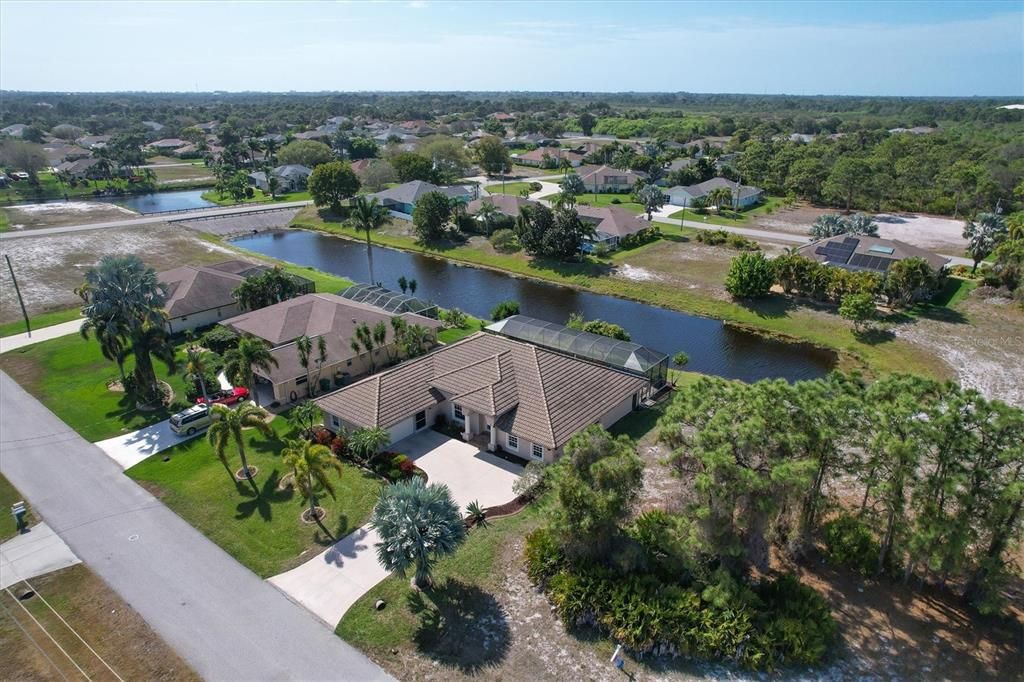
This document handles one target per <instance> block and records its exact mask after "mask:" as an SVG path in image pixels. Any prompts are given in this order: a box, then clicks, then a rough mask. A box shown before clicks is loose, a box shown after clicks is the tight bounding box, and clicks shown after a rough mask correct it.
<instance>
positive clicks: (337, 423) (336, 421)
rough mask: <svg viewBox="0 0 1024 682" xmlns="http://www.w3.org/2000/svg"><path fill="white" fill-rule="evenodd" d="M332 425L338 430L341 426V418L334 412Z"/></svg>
mask: <svg viewBox="0 0 1024 682" xmlns="http://www.w3.org/2000/svg"><path fill="white" fill-rule="evenodd" d="M331 426H333V427H334V429H335V430H338V429H340V428H341V420H340V419H338V418H337V417H336V416H334V415H333V414H332V415H331Z"/></svg>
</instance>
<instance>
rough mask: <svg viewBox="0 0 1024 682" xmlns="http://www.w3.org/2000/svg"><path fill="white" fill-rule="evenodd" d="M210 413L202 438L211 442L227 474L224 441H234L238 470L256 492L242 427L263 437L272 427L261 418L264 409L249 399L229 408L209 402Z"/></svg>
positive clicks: (267, 435)
mask: <svg viewBox="0 0 1024 682" xmlns="http://www.w3.org/2000/svg"><path fill="white" fill-rule="evenodd" d="M210 413H211V416H212V417H213V423H212V424H210V429H209V430H208V431H207V432H206V439H207V441H209V443H210V445H212V446H213V451H214V453H215V454H216V455H217V458H218V459H220V461H221V464H223V465H224V468H225V469H227V470H228V473H229V474H231V466H230V465H229V464H228V457H227V446H228V443H231V442H234V444H235V447H237V448H238V458H239V459H240V460H241V462H242V471H243V472H244V473H245V478H246V479H247V480H248V481H249V484H250V485H251V486H252V488H253V490H254V491H255V492H256V494H257V495H259V494H260V492H259V488H257V487H256V483H255V481H253V479H252V467H250V466H249V460H248V459H246V456H245V437H244V434H243V433H242V430H243V429H248V428H253V429H256V430H257V431H259V433H260V434H261V435H263V436H266V437H267V438H269V437H270V436H272V435H273V434H274V430H273V429H272V428H270V425H269V424H267V422H265V421H264V418H265V417H266V416H267V415H266V412H264V411H263V410H261V409H260V408H259V407H257V406H256V405H254V404H253V403H249V402H245V403H242V404H240V405H239V406H238V407H237V408H236V409H231V408H230V407H227V406H226V405H212V406H211V407H210ZM231 479H232V480H234V474H231Z"/></svg>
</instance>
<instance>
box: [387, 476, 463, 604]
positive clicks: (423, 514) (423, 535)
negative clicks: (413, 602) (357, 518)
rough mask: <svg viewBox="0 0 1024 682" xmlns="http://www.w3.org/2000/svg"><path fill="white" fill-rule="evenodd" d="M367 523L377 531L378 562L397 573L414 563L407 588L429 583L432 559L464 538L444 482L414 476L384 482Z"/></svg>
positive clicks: (461, 526)
mask: <svg viewBox="0 0 1024 682" xmlns="http://www.w3.org/2000/svg"><path fill="white" fill-rule="evenodd" d="M370 525H371V527H373V528H374V530H376V531H377V533H378V534H379V535H380V540H381V541H380V542H379V543H377V559H378V561H380V564H381V566H383V567H384V568H385V569H386V570H388V571H394V572H395V573H397V574H398V575H401V576H403V577H404V576H405V573H406V571H407V570H409V569H410V568H412V569H414V574H413V577H412V580H411V586H412V587H413V589H419V588H421V587H428V586H430V585H432V580H431V577H430V573H431V570H432V569H433V566H434V563H435V562H436V561H437V560H438V559H440V558H442V557H444V556H446V555H448V554H452V553H453V552H454V551H455V550H456V549H458V547H459V545H461V544H462V542H463V540H465V538H466V527H465V525H463V523H462V516H461V514H460V513H459V507H458V506H457V505H456V504H455V502H454V501H453V500H452V495H451V492H449V490H448V486H445V485H424V483H423V481H422V480H420V479H419V478H413V479H412V480H411V481H408V482H401V483H395V484H394V485H390V486H388V487H386V488H384V490H383V491H381V494H380V499H379V500H377V506H376V507H374V509H373V517H372V518H371V520H370Z"/></svg>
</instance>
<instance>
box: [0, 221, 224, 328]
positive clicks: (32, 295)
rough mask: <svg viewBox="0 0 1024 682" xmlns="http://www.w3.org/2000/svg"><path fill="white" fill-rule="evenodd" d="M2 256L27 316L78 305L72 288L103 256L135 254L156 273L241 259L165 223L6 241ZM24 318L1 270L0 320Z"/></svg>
mask: <svg viewBox="0 0 1024 682" xmlns="http://www.w3.org/2000/svg"><path fill="white" fill-rule="evenodd" d="M3 252H4V253H6V254H7V255H9V256H10V257H11V261H12V264H13V265H14V271H15V274H16V275H17V278H18V285H19V286H20V287H21V295H22V296H23V297H24V299H25V306H26V308H27V309H28V313H29V315H38V314H40V313H44V312H48V311H50V310H59V309H64V308H69V307H72V306H74V305H76V304H78V303H79V302H80V299H79V298H78V297H77V296H76V295H75V293H74V288H75V287H77V286H79V285H80V284H81V283H82V278H83V277H84V275H85V272H86V270H88V269H89V268H90V267H92V266H93V265H95V264H96V263H97V262H98V261H99V259H100V257H101V256H104V255H108V254H110V255H127V254H136V255H139V256H141V257H142V259H143V260H144V261H145V262H146V264H147V265H151V266H152V267H154V268H155V269H156V270H157V271H160V270H167V269H170V268H174V267H178V266H181V265H185V264H189V263H191V264H204V263H217V262H220V261H224V260H227V259H229V258H238V257H239V255H238V253H237V252H236V251H233V250H231V249H228V248H226V247H223V246H220V245H218V244H214V243H212V242H209V241H205V240H203V239H201V238H200V237H199V236H198V235H197V234H195V233H194V232H192V231H191V230H188V229H185V228H182V227H178V226H173V225H167V224H154V225H143V226H138V227H125V228H113V229H108V230H97V231H93V232H74V233H68V234H61V235H46V236H39V237H23V238H20V239H11V240H9V241H6V240H5V241H4V242H3ZM20 315H21V312H20V310H19V308H18V301H17V297H16V295H15V293H14V287H13V286H12V285H11V277H10V273H8V272H7V268H6V267H3V268H0V322H10V321H12V320H16V319H18V318H19V316H20Z"/></svg>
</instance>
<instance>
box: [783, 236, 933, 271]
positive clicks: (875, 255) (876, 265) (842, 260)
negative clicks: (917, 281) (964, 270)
mask: <svg viewBox="0 0 1024 682" xmlns="http://www.w3.org/2000/svg"><path fill="white" fill-rule="evenodd" d="M798 253H799V254H800V255H801V256H804V257H806V258H812V259H814V260H816V261H818V262H819V263H822V264H824V265H832V266H835V267H838V268H843V269H845V270H871V271H873V272H877V273H879V274H882V275H884V274H886V273H887V272H888V271H889V268H890V267H892V264H893V263H895V262H897V261H901V260H903V259H905V258H923V259H925V260H926V261H927V262H928V265H929V266H931V268H932V269H933V270H935V271H936V272H939V271H941V270H942V269H943V268H944V267H946V266H947V265H949V262H950V261H949V259H948V258H946V257H945V256H938V255H936V254H934V253H932V252H931V251H925V250H924V249H921V248H918V247H916V246H913V245H911V244H907V243H906V242H901V241H897V240H895V239H881V238H879V237H868V236H864V235H857V236H853V237H851V236H847V235H839V236H837V237H830V238H828V239H819V240H817V241H814V242H811V243H810V244H805V245H803V246H801V247H800V248H799V249H798Z"/></svg>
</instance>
